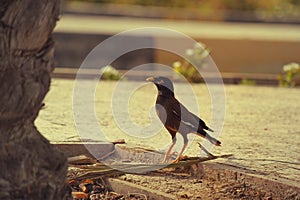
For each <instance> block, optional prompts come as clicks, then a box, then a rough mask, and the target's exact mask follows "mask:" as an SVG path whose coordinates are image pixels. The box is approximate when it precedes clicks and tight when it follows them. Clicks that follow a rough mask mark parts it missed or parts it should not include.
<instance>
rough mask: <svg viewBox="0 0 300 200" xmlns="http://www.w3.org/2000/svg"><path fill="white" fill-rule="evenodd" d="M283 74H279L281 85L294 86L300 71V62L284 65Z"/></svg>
mask: <svg viewBox="0 0 300 200" xmlns="http://www.w3.org/2000/svg"><path fill="white" fill-rule="evenodd" d="M282 69H283V72H282V74H280V75H278V80H279V86H281V87H294V86H295V77H296V75H297V74H299V73H300V66H299V64H298V63H295V62H292V63H289V64H286V65H284V66H283V68H282Z"/></svg>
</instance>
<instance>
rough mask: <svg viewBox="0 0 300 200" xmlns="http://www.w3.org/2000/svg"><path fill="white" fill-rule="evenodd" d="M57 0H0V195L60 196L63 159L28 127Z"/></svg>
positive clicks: (42, 85)
mask: <svg viewBox="0 0 300 200" xmlns="http://www.w3.org/2000/svg"><path fill="white" fill-rule="evenodd" d="M59 6H60V2H59V0H52V1H50V0H38V1H37V0H26V1H21V0H0V199H34V200H39V199H66V198H67V192H66V191H67V189H66V188H67V187H66V182H65V177H66V172H67V165H66V158H65V156H64V155H63V154H62V153H61V152H58V151H57V150H55V149H54V148H53V146H52V145H50V143H49V141H47V140H46V139H45V138H44V137H43V136H42V135H41V134H40V133H39V132H38V130H37V129H36V127H35V126H34V120H35V118H36V117H37V115H38V112H39V110H40V109H41V107H42V101H43V99H44V97H45V95H46V93H47V92H48V90H49V86H50V72H51V71H52V70H53V68H54V64H53V44H54V42H53V40H52V31H53V29H54V27H55V24H56V21H57V19H58V15H59Z"/></svg>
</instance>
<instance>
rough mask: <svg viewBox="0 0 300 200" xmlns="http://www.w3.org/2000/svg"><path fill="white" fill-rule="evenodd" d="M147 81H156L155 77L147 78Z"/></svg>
mask: <svg viewBox="0 0 300 200" xmlns="http://www.w3.org/2000/svg"><path fill="white" fill-rule="evenodd" d="M146 81H154V78H153V77H149V78H146Z"/></svg>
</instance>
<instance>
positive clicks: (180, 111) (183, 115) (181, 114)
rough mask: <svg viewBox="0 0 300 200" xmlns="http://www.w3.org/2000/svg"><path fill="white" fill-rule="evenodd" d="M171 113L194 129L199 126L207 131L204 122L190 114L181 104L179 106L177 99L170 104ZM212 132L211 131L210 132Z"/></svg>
mask: <svg viewBox="0 0 300 200" xmlns="http://www.w3.org/2000/svg"><path fill="white" fill-rule="evenodd" d="M172 105H174V106H172V112H173V113H174V114H175V115H176V116H177V117H178V119H180V120H181V121H182V122H183V123H185V124H187V125H191V126H193V127H195V128H198V127H199V126H201V127H202V128H204V129H208V130H211V129H209V128H208V127H207V126H206V124H205V122H204V121H203V120H202V119H200V118H199V117H198V116H196V115H195V114H193V113H191V112H190V111H189V110H188V109H187V108H186V107H185V106H184V105H183V104H181V103H180V102H179V101H178V100H177V99H175V98H174V103H173V104H172ZM211 131H212V130H211Z"/></svg>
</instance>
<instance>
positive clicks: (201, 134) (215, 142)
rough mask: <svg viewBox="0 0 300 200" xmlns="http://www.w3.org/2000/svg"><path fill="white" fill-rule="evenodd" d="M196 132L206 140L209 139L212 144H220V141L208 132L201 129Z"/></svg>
mask: <svg viewBox="0 0 300 200" xmlns="http://www.w3.org/2000/svg"><path fill="white" fill-rule="evenodd" d="M196 134H197V135H199V136H201V137H204V138H206V139H207V140H208V141H210V142H211V143H212V144H214V145H216V146H221V142H220V141H219V140H217V139H216V138H214V137H212V136H210V135H209V134H208V133H206V132H205V131H204V130H202V129H198V130H197V133H196Z"/></svg>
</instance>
